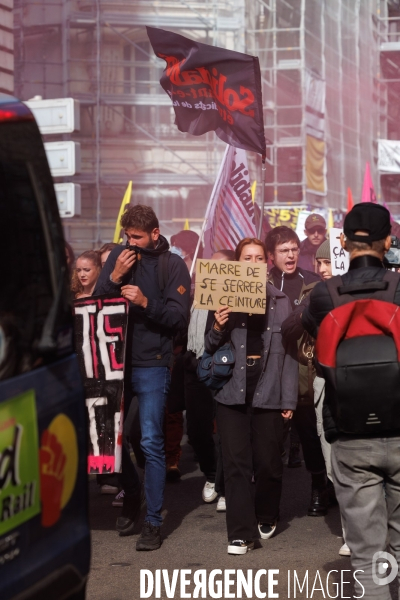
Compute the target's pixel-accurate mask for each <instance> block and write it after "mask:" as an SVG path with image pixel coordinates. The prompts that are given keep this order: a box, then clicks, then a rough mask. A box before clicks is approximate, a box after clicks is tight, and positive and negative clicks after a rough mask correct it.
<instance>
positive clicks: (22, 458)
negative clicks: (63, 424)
mask: <svg viewBox="0 0 400 600" xmlns="http://www.w3.org/2000/svg"><path fill="white" fill-rule="evenodd" d="M39 513H40V502H39V441H38V430H37V416H36V403H35V392H34V390H29V391H28V392H24V393H23V394H20V395H19V396H15V397H14V398H10V400H7V401H6V402H2V403H0V535H3V534H4V533H7V532H8V531H10V530H11V529H14V528H15V527H17V526H18V525H21V524H22V523H25V521H28V520H29V519H31V518H32V517H34V516H35V515H37V514H39Z"/></svg>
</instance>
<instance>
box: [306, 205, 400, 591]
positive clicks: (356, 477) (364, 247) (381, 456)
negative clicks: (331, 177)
mask: <svg viewBox="0 0 400 600" xmlns="http://www.w3.org/2000/svg"><path fill="white" fill-rule="evenodd" d="M390 231H391V225H390V213H389V211H388V210H386V208H384V207H383V206H380V205H378V204H373V203H362V204H356V205H355V206H354V208H353V209H352V210H351V211H350V212H349V213H348V215H347V216H346V218H345V221H344V233H343V234H342V235H341V245H342V247H343V248H344V249H345V250H347V251H348V252H349V253H350V267H349V271H348V272H347V273H346V274H344V275H342V276H341V282H340V281H339V279H338V278H336V277H333V278H332V279H330V280H328V281H323V282H321V283H318V284H317V285H316V286H315V287H314V289H313V291H312V292H311V294H310V303H309V305H308V307H306V308H305V310H304V311H303V313H302V323H303V325H304V327H305V329H306V330H307V331H308V332H309V333H310V334H311V335H312V336H314V337H317V334H318V330H319V328H320V325H321V323H322V321H323V320H324V317H325V316H326V315H328V314H329V313H330V312H331V311H333V310H334V309H335V306H338V303H337V300H336V301H335V302H334V300H333V299H332V297H331V294H330V290H331V292H332V289H333V288H332V286H335V285H336V284H338V285H341V287H337V292H338V294H339V295H340V294H345V295H346V298H344V297H343V298H342V300H341V305H342V308H345V305H346V304H347V303H348V302H353V301H357V300H365V299H371V300H374V299H376V300H375V301H377V300H384V301H385V302H393V303H394V304H396V305H398V306H400V276H399V275H397V274H394V273H390V274H389V275H390V277H389V275H387V271H386V269H385V268H384V266H383V259H384V256H385V253H386V252H387V251H388V250H389V248H390V245H391V238H390ZM388 277H389V279H388ZM384 278H385V281H384ZM386 281H388V282H389V285H390V286H392V287H391V289H392V292H393V294H392V296H391V297H390V298H389V295H388V294H387V293H386V292H384V293H385V294H386V295H385V296H384V297H383V296H382V292H381V291H380V290H383V289H384V288H385V285H386V283H385V282H386ZM374 288H375V290H374ZM383 304H384V303H383V302H382V304H381V306H382V305H383ZM335 310H341V309H339V308H338V309H335ZM364 310H365V309H364ZM354 313H355V309H354V311H353V312H352V313H351V314H352V316H351V318H350V325H351V321H352V320H353V319H354V318H355V317H354V316H353V314H354ZM334 314H335V313H333V316H334ZM325 323H326V321H325V322H324V324H325ZM322 331H323V328H321V333H322ZM347 331H349V329H347ZM358 335H359V334H358ZM372 337H375V338H376V337H377V336H371V338H369V339H370V340H371V339H372ZM359 339H360V338H359ZM361 339H362V340H363V338H361ZM365 339H367V338H365ZM319 341H320V340H319V338H318V339H317V346H318V342H319ZM330 341H331V343H332V340H330V339H326V340H325V339H324V340H321V343H323V344H324V345H325V346H326V347H329V342H330ZM370 343H372V342H370ZM364 347H365V345H364ZM338 356H339V354H336V357H337V358H336V360H338ZM319 358H320V357H319ZM377 358H378V356H377ZM363 360H364V356H361V355H360V363H362V362H363ZM346 368H347V367H346ZM346 381H348V380H346ZM381 384H382V387H381V393H380V394H377V395H379V397H377V399H376V401H377V406H379V404H382V403H385V402H386V403H387V402H389V397H388V396H387V394H386V391H387V390H386V387H387V382H386V381H382V382H381ZM346 385H347V386H348V385H349V384H348V382H347V384H346ZM360 385H362V383H360ZM354 396H356V394H354ZM363 400H364V396H363V397H362V398H357V402H359V404H357V403H355V404H354V406H355V408H356V414H357V412H359V411H360V410H362V405H363ZM340 401H341V399H340V395H338V394H337V393H336V392H335V391H333V385H332V383H331V384H330V386H328V385H327V388H326V396H325V401H324V408H323V413H324V414H323V416H324V429H325V436H326V439H327V440H328V442H330V443H331V449H332V453H331V458H332V474H333V480H334V485H335V491H336V495H337V499H338V502H339V505H340V510H341V513H342V515H343V517H344V519H345V526H346V542H347V544H348V546H349V547H350V550H351V561H352V566H353V569H354V570H355V571H356V570H357V571H358V572H357V573H355V575H356V585H355V590H356V592H357V593H358V596H355V597H359V598H361V597H362V598H366V599H371V598H379V599H380V600H390V598H391V596H390V592H389V585H388V581H389V582H390V581H392V580H393V579H394V578H395V576H393V577H386V576H387V575H389V572H386V570H387V568H388V561H389V563H391V564H392V574H393V573H394V574H396V566H397V563H398V562H399V560H400V430H398V429H397V430H396V429H393V431H386V432H384V433H382V432H381V433H374V434H371V433H369V431H370V430H371V428H370V429H368V428H367V427H366V425H368V424H370V423H368V422H366V423H365V427H364V430H365V433H359V434H355V433H352V434H351V433H349V431H350V430H351V429H348V428H344V427H343V424H342V421H340V419H341V418H342V417H341V414H342V413H340V411H339V410H338V406H339V405H338V403H339V402H340ZM357 406H358V410H357ZM344 429H345V430H346V432H347V433H344ZM367 430H368V433H367ZM382 436H384V437H382ZM384 485H385V489H384ZM388 533H389V544H390V550H391V553H392V554H394V558H393V556H390V555H385V553H384V551H385V550H386V543H387V535H388ZM383 559H385V560H383ZM385 561H386V562H385ZM393 567H394V569H393Z"/></svg>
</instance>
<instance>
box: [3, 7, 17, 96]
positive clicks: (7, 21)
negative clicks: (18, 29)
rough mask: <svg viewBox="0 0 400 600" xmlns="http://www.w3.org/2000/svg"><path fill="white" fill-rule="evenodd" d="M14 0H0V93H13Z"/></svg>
mask: <svg viewBox="0 0 400 600" xmlns="http://www.w3.org/2000/svg"><path fill="white" fill-rule="evenodd" d="M13 4H14V0H2V1H1V2H0V93H2V94H13V93H14V15H13Z"/></svg>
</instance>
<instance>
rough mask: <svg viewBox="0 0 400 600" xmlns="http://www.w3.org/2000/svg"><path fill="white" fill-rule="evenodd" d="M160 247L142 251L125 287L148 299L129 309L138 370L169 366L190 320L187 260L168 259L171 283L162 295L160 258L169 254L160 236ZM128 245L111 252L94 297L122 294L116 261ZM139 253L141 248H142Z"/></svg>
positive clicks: (131, 349)
mask: <svg viewBox="0 0 400 600" xmlns="http://www.w3.org/2000/svg"><path fill="white" fill-rule="evenodd" d="M159 239H160V243H159V245H158V247H157V248H141V249H140V260H137V261H136V262H135V264H134V266H133V268H132V270H131V271H130V272H129V273H128V274H127V275H126V276H125V277H124V279H123V283H122V285H127V284H131V285H137V286H138V287H139V288H140V289H141V291H142V293H143V294H144V295H145V296H146V297H147V298H148V304H147V307H146V308H141V307H139V306H134V305H133V304H130V306H129V321H128V336H127V362H128V361H129V362H130V363H131V364H132V366H135V367H165V366H169V365H170V362H171V356H172V349H173V348H172V345H173V337H174V336H175V335H177V334H178V333H180V334H182V333H185V332H186V330H187V326H188V320H189V303H190V277H189V272H188V270H187V267H186V265H185V263H184V261H183V260H182V259H181V258H180V257H179V256H177V255H176V254H171V255H170V257H169V260H168V281H167V284H166V287H165V290H164V293H161V291H160V287H159V282H158V265H159V256H160V254H162V253H164V252H168V249H169V244H168V242H167V240H166V239H165V238H164V237H163V236H160V238H159ZM123 250H125V246H118V247H117V248H114V249H113V250H112V251H111V254H110V256H109V257H108V259H107V262H106V264H105V265H104V267H103V270H102V272H101V273H100V277H99V279H98V281H97V284H96V288H95V290H94V294H93V295H94V296H99V295H101V294H115V295H116V296H119V295H120V293H121V285H117V284H115V283H113V282H112V281H111V280H110V275H111V273H112V272H113V270H114V266H115V262H116V260H117V258H118V256H119V255H120V254H121V252H122V251H123ZM138 253H139V249H138Z"/></svg>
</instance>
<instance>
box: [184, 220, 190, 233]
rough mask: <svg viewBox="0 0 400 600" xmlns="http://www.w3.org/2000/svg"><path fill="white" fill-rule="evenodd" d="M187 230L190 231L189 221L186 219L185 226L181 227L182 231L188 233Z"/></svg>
mask: <svg viewBox="0 0 400 600" xmlns="http://www.w3.org/2000/svg"><path fill="white" fill-rule="evenodd" d="M189 230H190V225H189V219H186V221H185V224H184V226H183V231H189Z"/></svg>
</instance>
